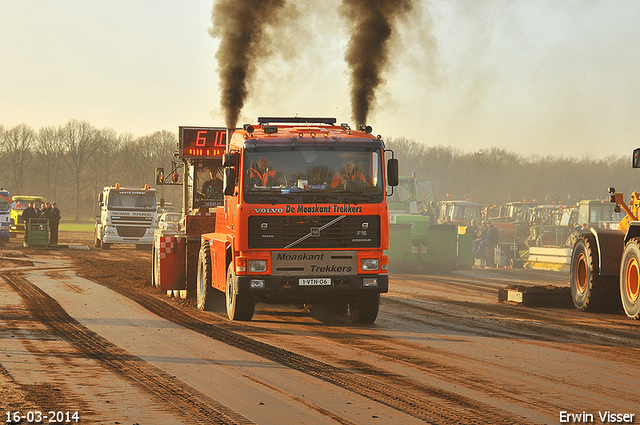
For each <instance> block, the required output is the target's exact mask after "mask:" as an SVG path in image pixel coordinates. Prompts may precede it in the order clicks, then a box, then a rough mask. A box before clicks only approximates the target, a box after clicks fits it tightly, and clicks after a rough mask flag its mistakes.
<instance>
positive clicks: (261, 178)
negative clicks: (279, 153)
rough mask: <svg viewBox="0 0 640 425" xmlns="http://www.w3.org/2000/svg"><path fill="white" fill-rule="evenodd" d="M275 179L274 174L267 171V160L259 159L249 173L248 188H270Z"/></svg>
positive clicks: (271, 171)
mask: <svg viewBox="0 0 640 425" xmlns="http://www.w3.org/2000/svg"><path fill="white" fill-rule="evenodd" d="M275 177H276V172H275V170H270V169H269V167H268V166H267V159H266V158H264V157H260V158H258V160H257V161H256V164H255V165H254V166H253V167H251V170H250V172H249V187H258V186H271V185H273V184H274V181H275Z"/></svg>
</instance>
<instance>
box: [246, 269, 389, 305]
mask: <svg viewBox="0 0 640 425" xmlns="http://www.w3.org/2000/svg"><path fill="white" fill-rule="evenodd" d="M373 279H375V283H376V285H374V281H373ZM237 280H238V286H237V287H238V293H245V294H250V295H251V296H252V298H254V299H255V301H264V302H268V303H273V304H292V303H318V302H324V301H332V300H341V301H349V300H350V299H354V298H357V297H358V296H360V295H365V294H371V293H381V294H382V293H386V292H388V291H389V276H388V275H385V274H379V275H375V274H373V275H372V274H359V275H348V276H313V277H311V276H238V277H237Z"/></svg>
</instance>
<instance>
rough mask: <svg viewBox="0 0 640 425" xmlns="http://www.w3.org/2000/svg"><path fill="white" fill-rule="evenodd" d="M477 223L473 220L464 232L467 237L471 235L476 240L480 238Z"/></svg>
mask: <svg viewBox="0 0 640 425" xmlns="http://www.w3.org/2000/svg"><path fill="white" fill-rule="evenodd" d="M476 223H477V221H476V219H475V218H472V219H471V224H470V225H468V226H467V228H466V229H465V231H464V234H465V235H471V236H472V237H473V239H474V240H475V239H476V238H478V236H479V235H480V229H478V226H477V225H476Z"/></svg>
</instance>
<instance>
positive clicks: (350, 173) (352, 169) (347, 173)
mask: <svg viewBox="0 0 640 425" xmlns="http://www.w3.org/2000/svg"><path fill="white" fill-rule="evenodd" d="M366 185H367V180H366V179H365V178H364V174H362V173H361V172H360V171H359V170H358V169H356V165H355V164H354V163H353V161H349V162H347V163H345V164H344V165H343V166H342V168H341V169H340V171H338V172H336V173H335V174H334V176H333V180H332V181H331V187H340V188H342V189H344V190H346V189H347V186H355V187H357V188H363V187H365V186H366Z"/></svg>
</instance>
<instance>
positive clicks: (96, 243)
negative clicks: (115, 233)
mask: <svg viewBox="0 0 640 425" xmlns="http://www.w3.org/2000/svg"><path fill="white" fill-rule="evenodd" d="M93 246H95V247H96V248H102V241H101V240H100V238H98V226H96V230H95V231H94V232H93Z"/></svg>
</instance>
